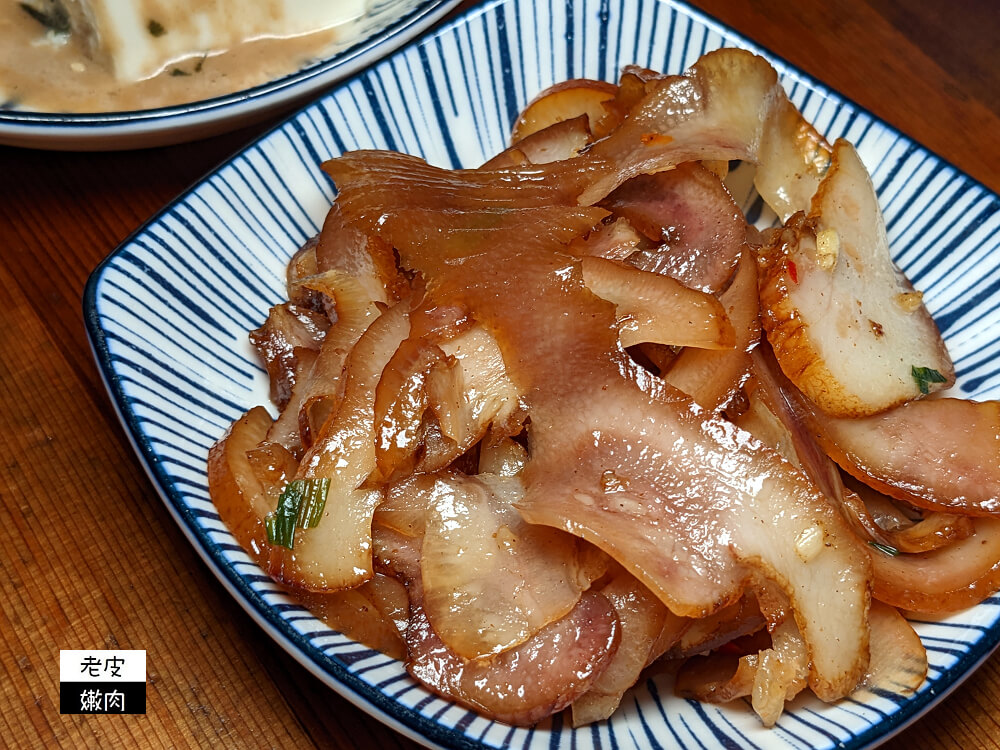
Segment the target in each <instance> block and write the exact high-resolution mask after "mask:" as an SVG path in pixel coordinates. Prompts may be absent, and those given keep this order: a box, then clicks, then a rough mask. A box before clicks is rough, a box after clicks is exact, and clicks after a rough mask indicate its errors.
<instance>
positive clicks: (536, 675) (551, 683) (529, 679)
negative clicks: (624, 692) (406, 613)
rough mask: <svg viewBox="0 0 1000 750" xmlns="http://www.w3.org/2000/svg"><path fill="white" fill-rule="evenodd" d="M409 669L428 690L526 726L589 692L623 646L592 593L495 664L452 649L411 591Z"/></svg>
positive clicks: (604, 603) (604, 605) (608, 610)
mask: <svg viewBox="0 0 1000 750" xmlns="http://www.w3.org/2000/svg"><path fill="white" fill-rule="evenodd" d="M410 597H411V599H410V606H411V610H410V611H411V615H410V625H409V628H408V629H407V631H406V643H407V649H408V652H409V658H408V661H407V665H406V668H407V671H409V673H410V674H411V675H412V676H413V677H414V678H415V679H417V680H419V681H420V682H421V683H423V684H424V685H425V686H427V687H428V688H430V689H431V690H433V691H434V692H436V693H440V694H441V695H444V696H446V697H448V698H451V699H453V700H455V701H458V702H459V703H462V704H464V705H466V706H468V707H470V708H472V709H474V710H476V711H478V712H480V713H482V714H484V715H486V716H488V717H490V718H491V719H494V720H496V721H502V722H505V723H508V724H515V725H524V726H528V725H531V724H535V723H537V722H538V721H540V720H542V719H544V718H545V717H546V716H550V715H551V714H553V713H555V712H556V711H561V710H562V709H563V708H565V707H566V706H568V705H569V704H570V703H572V702H573V701H574V700H575V699H576V698H577V697H578V696H580V695H582V694H583V693H585V692H586V691H587V690H588V689H589V688H590V686H591V685H592V684H593V683H594V681H595V680H596V679H597V678H598V677H599V676H600V675H601V673H602V672H603V670H604V669H605V667H606V666H607V664H608V662H609V661H610V660H611V658H612V657H613V655H614V653H615V650H616V649H617V647H618V639H619V625H618V620H617V618H616V617H615V611H614V609H613V608H612V607H611V605H610V603H609V602H608V600H607V599H605V598H604V597H603V596H601V595H600V594H593V593H587V594H584V595H583V597H582V598H581V599H580V602H579V603H578V604H577V605H576V607H574V608H573V610H572V611H571V612H570V613H569V614H568V615H566V617H564V618H562V619H561V620H557V621H556V622H554V623H552V624H551V625H549V626H548V627H546V628H544V629H542V630H541V631H540V632H539V633H538V634H537V635H535V637H534V638H532V639H531V640H529V641H526V642H525V643H522V644H521V645H520V646H518V647H516V648H514V649H511V650H509V651H504V652H503V653H501V654H498V655H497V656H495V657H494V658H492V659H489V660H481V661H475V660H469V659H463V658H462V657H460V656H458V655H457V654H455V653H454V652H453V651H450V650H449V649H448V648H447V647H446V646H445V645H444V644H443V643H442V642H441V640H440V638H438V636H437V635H436V633H435V632H434V629H433V628H432V627H431V626H430V623H429V622H428V620H427V616H426V614H425V613H424V610H423V609H422V607H421V606H420V605H419V603H418V602H419V592H418V591H417V590H416V589H415V587H414V586H412V585H411V586H410Z"/></svg>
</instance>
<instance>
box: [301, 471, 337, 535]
mask: <svg viewBox="0 0 1000 750" xmlns="http://www.w3.org/2000/svg"><path fill="white" fill-rule="evenodd" d="M296 481H299V482H302V481H304V482H305V486H304V487H303V489H302V492H303V501H302V506H301V507H300V508H299V526H301V527H302V528H303V529H311V528H313V527H315V526H319V522H320V520H321V519H322V518H323V509H324V508H325V507H326V495H327V493H328V492H329V491H330V479H329V478H328V477H324V478H323V479H306V480H301V479H299V480H296Z"/></svg>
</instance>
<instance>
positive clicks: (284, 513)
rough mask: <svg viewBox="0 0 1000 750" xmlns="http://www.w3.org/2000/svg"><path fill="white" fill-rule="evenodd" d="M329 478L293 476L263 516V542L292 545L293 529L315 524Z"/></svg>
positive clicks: (319, 517)
mask: <svg viewBox="0 0 1000 750" xmlns="http://www.w3.org/2000/svg"><path fill="white" fill-rule="evenodd" d="M329 491H330V480H329V479H328V478H323V479H293V480H292V481H291V482H289V483H288V484H287V485H285V489H283V490H282V491H281V495H280V496H279V497H278V507H277V509H276V510H275V511H274V512H273V513H268V514H267V518H265V519H264V525H265V526H266V527H267V541H268V542H270V543H271V544H277V545H279V546H281V547H287V548H288V549H293V548H294V547H295V529H296V527H299V528H302V529H311V528H313V527H315V526H318V525H319V522H320V520H321V519H322V518H323V509H324V508H325V507H326V495H327V493H328V492H329Z"/></svg>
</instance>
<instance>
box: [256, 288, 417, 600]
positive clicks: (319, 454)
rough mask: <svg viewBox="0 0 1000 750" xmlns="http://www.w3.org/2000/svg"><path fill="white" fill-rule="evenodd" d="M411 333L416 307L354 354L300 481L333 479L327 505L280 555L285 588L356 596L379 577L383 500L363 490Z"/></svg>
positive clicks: (374, 330) (394, 314)
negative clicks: (385, 386)
mask: <svg viewBox="0 0 1000 750" xmlns="http://www.w3.org/2000/svg"><path fill="white" fill-rule="evenodd" d="M408 333H409V305H408V304H406V303H405V302H401V303H398V304H396V305H395V306H393V307H391V308H390V309H389V310H387V311H386V312H385V313H383V314H382V315H380V316H379V317H378V318H376V319H375V321H374V322H373V323H372V325H371V326H370V327H369V328H368V330H366V331H365V333H364V334H363V335H362V336H361V338H360V339H358V343H357V344H356V345H355V347H354V348H353V349H352V350H351V353H350V355H349V356H348V358H347V362H346V364H345V371H346V373H347V375H346V381H345V385H344V396H343V399H342V401H341V403H340V406H339V408H338V410H337V412H336V414H334V415H333V416H332V417H331V418H330V419H328V420H327V421H326V422H325V423H324V426H323V429H322V431H321V432H320V434H319V435H318V436H317V439H316V442H315V443H314V444H313V446H312V447H311V448H310V449H309V450H308V451H307V452H306V454H305V455H304V456H303V457H302V462H301V464H300V466H299V471H298V474H297V477H296V478H299V479H313V478H316V479H329V480H330V485H329V490H328V492H327V497H326V504H325V507H324V510H323V514H322V517H321V519H320V522H319V524H318V525H317V526H315V527H314V528H307V529H303V528H298V529H296V531H295V538H294V547H293V548H292V549H285V548H283V547H281V548H278V549H279V551H280V552H281V555H280V558H279V559H278V560H275V561H273V564H272V568H271V570H270V571H269V572H270V573H271V575H272V576H273V577H274V578H275V579H276V580H278V581H280V582H282V583H285V584H287V585H289V586H292V587H295V588H304V589H308V590H310V591H336V590H339V589H344V588H352V587H354V586H357V585H359V584H361V583H363V582H364V581H366V580H368V579H369V578H371V576H372V559H371V523H372V514H373V513H374V511H375V506H376V505H378V503H379V501H380V500H381V498H382V495H381V493H380V492H379V491H378V490H370V489H361V485H362V483H363V482H364V480H365V479H366V478H367V477H368V476H369V475H370V474H371V472H372V470H373V469H374V468H375V434H374V433H375V425H374V422H375V389H376V386H377V385H378V381H379V379H380V378H381V376H382V370H383V369H384V368H385V365H386V363H387V362H388V361H389V360H390V358H391V357H392V355H393V353H395V351H396V349H397V348H398V347H399V345H400V343H401V342H402V341H403V339H405V338H406V336H407V335H408Z"/></svg>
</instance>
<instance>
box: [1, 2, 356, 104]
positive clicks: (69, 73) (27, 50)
mask: <svg viewBox="0 0 1000 750" xmlns="http://www.w3.org/2000/svg"><path fill="white" fill-rule="evenodd" d="M349 26H350V24H347V25H345V26H344V27H340V26H338V27H335V28H332V29H326V30H324V31H320V32H315V33H312V34H308V35H304V36H298V37H292V38H287V39H256V40H252V41H248V42H244V43H242V44H240V45H238V46H236V47H234V48H233V49H229V50H226V51H224V52H222V53H219V54H214V55H210V56H201V55H197V56H192V57H190V58H187V59H185V60H182V61H180V62H177V63H172V64H170V65H168V66H167V67H166V68H165V69H164V70H163V71H162V72H161V73H160V74H158V75H156V76H153V77H152V78H147V79H144V80H141V81H136V82H121V81H119V80H117V79H116V78H115V76H114V74H113V72H112V71H111V70H110V68H109V67H108V66H107V65H104V64H101V63H100V62H99V61H96V60H94V59H92V57H91V56H90V55H89V54H88V51H87V49H86V44H85V40H84V39H82V38H80V37H78V35H76V34H70V35H61V36H60V35H56V34H54V33H52V32H48V31H47V30H46V29H45V27H44V26H43V25H42V24H41V23H39V22H38V21H37V20H35V19H34V18H32V17H31V16H29V15H28V14H27V13H25V12H24V11H23V9H22V8H21V7H20V6H19V5H18V3H15V2H11V3H4V4H2V5H0V107H3V108H8V109H18V110H28V111H40V112H67V113H69V112H73V113H85V112H113V111H130V110H143V109H153V108H157V107H166V106H170V105H175V104H184V103H187V102H193V101H200V100H202V99H208V98H212V97H217V96H223V95H225V94H229V93H232V92H235V91H242V90H244V89H246V88H249V87H252V86H257V85H260V84H263V83H266V82H267V81H270V80H273V79H275V78H278V77H281V76H284V75H289V74H291V73H294V72H295V71H297V70H299V69H301V68H302V67H304V66H305V65H307V64H309V63H310V62H311V61H314V60H317V59H320V58H322V57H324V56H326V55H328V54H330V53H332V52H334V51H335V50H336V49H337V47H338V46H339V44H338V43H342V40H343V39H344V38H345V37H348V36H350V35H349V33H348V28H349Z"/></svg>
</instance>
